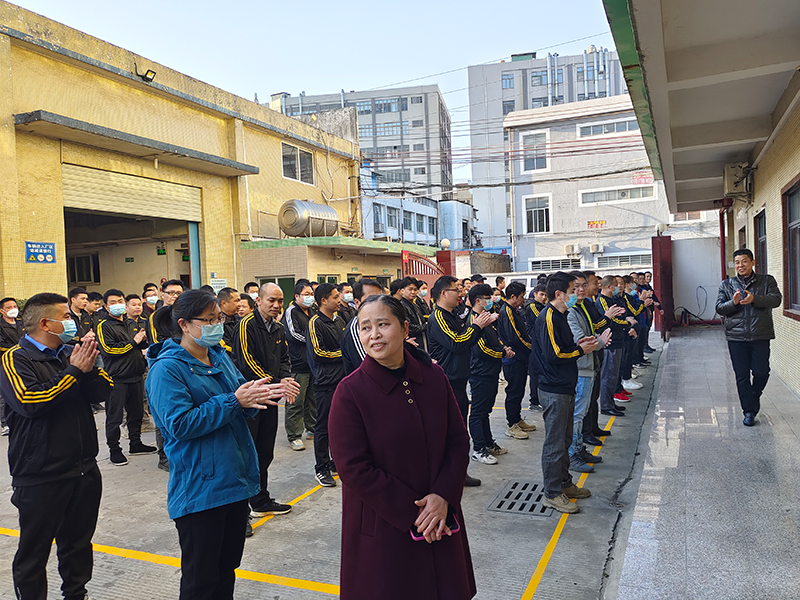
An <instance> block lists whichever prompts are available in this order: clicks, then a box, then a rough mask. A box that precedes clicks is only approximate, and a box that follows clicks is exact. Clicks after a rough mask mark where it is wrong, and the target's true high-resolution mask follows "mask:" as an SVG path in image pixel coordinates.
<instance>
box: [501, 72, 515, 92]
mask: <svg viewBox="0 0 800 600" xmlns="http://www.w3.org/2000/svg"><path fill="white" fill-rule="evenodd" d="M500 81H501V82H502V85H503V89H504V90H513V89H514V74H513V73H503V75H502V76H501V79H500Z"/></svg>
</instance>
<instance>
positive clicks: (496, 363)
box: [469, 312, 505, 379]
mask: <svg viewBox="0 0 800 600" xmlns="http://www.w3.org/2000/svg"><path fill="white" fill-rule="evenodd" d="M476 316H477V315H476V314H475V313H474V312H472V313H470V316H469V322H470V324H472V322H473V321H474V320H475V317H476ZM504 356H505V345H504V344H503V341H502V340H501V339H500V334H498V333H497V328H496V327H495V326H494V323H493V324H491V325H487V326H486V327H484V328H483V329H482V330H481V335H480V338H479V339H478V343H477V344H476V345H474V346H472V348H471V349H470V355H469V370H470V376H472V377H483V378H490V377H491V378H494V379H497V377H498V376H499V375H500V369H501V368H502V366H503V357H504Z"/></svg>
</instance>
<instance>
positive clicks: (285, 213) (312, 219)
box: [278, 200, 339, 237]
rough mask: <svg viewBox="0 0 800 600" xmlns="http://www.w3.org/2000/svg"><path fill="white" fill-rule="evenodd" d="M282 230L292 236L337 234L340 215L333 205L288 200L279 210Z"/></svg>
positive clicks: (279, 221)
mask: <svg viewBox="0 0 800 600" xmlns="http://www.w3.org/2000/svg"><path fill="white" fill-rule="evenodd" d="M278 223H279V225H280V227H281V231H283V233H285V234H286V235H289V236H292V237H321V236H330V235H336V233H337V231H338V229H339V215H338V213H337V212H336V210H335V209H334V208H333V207H330V206H328V205H326V204H316V203H314V202H309V201H308V200H287V201H286V202H284V203H283V206H281V209H280V210H279V211H278Z"/></svg>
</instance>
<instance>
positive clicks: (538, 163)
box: [522, 133, 547, 171]
mask: <svg viewBox="0 0 800 600" xmlns="http://www.w3.org/2000/svg"><path fill="white" fill-rule="evenodd" d="M522 154H523V159H522V163H523V164H522V170H523V171H537V170H539V169H546V168H547V134H546V133H534V134H530V135H523V136H522Z"/></svg>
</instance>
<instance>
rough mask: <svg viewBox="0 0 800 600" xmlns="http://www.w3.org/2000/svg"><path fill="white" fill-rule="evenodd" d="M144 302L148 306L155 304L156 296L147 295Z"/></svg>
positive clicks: (156, 302)
mask: <svg viewBox="0 0 800 600" xmlns="http://www.w3.org/2000/svg"><path fill="white" fill-rule="evenodd" d="M146 302H147V303H148V304H149V305H150V306H155V305H156V304H158V296H148V297H147V300H146Z"/></svg>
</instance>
